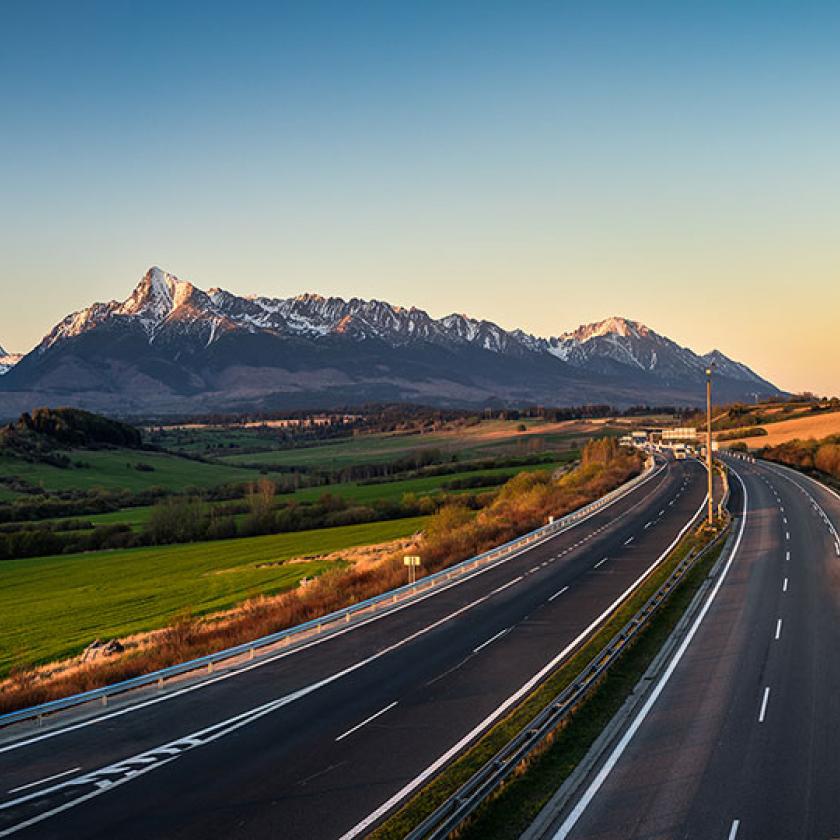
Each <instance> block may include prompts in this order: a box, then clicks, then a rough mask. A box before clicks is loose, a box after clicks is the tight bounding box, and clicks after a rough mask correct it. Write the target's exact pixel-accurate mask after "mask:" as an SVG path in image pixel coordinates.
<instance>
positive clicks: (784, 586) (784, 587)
mask: <svg viewBox="0 0 840 840" xmlns="http://www.w3.org/2000/svg"><path fill="white" fill-rule="evenodd" d="M787 583H788V579H787V578H785V582H784V583H783V584H782V592H787Z"/></svg>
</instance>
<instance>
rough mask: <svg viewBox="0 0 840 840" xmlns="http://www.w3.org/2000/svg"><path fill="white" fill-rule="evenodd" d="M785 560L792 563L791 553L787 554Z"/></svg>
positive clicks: (787, 552)
mask: <svg viewBox="0 0 840 840" xmlns="http://www.w3.org/2000/svg"><path fill="white" fill-rule="evenodd" d="M785 560H786V561H788V562H790V552H789V551H786V552H785Z"/></svg>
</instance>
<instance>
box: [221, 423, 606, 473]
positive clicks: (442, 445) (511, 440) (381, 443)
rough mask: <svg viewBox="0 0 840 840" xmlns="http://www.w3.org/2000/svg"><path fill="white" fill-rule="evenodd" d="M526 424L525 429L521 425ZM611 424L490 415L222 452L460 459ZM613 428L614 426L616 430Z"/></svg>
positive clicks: (306, 463) (341, 459)
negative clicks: (407, 430) (432, 426)
mask: <svg viewBox="0 0 840 840" xmlns="http://www.w3.org/2000/svg"><path fill="white" fill-rule="evenodd" d="M520 425H524V426H525V427H526V430H525V431H519V430H518V429H519V426H520ZM610 431H611V430H610V429H609V427H608V426H607V425H606V424H605V423H603V422H601V421H587V420H569V421H564V422H561V423H547V422H543V421H540V420H524V421H513V420H489V421H484V422H482V423H479V424H477V425H475V426H467V427H462V428H458V429H455V430H452V431H440V432H428V433H425V434H422V435H421V434H385V433H378V434H370V435H358V436H356V437H353V438H349V439H341V440H336V441H325V442H323V443H319V444H317V445H313V446H301V447H294V448H286V449H275V450H269V451H264V452H252V453H249V454H236V455H226V456H222V458H221V460H222V461H224V463H226V464H258V465H265V466H287V467H288V466H303V467H320V468H333V469H335V468H340V467H345V466H349V465H351V464H358V463H385V462H388V461H393V460H396V459H398V458H401V457H403V456H405V455H408V454H409V453H414V452H418V451H423V450H428V449H437V450H440V451H441V452H444V453H450V454H455V453H458V454H459V455H460V456H461V458H462V459H463V460H467V459H469V458H481V457H488V456H492V455H522V454H530V453H535V452H542V451H552V450H562V449H569V448H572V447H574V446H576V445H577V444H578V443H579V442H580V441H581V440H582V439H585V438H587V437H591V436H593V435H595V434H598V435H603V434H608V433H609V432H610ZM616 433H617V432H616Z"/></svg>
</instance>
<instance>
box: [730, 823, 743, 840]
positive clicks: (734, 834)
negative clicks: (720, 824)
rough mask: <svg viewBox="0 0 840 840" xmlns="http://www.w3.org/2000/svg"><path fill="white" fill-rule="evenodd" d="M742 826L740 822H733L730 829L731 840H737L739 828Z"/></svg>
mask: <svg viewBox="0 0 840 840" xmlns="http://www.w3.org/2000/svg"><path fill="white" fill-rule="evenodd" d="M740 825H741V821H740V820H732V828H730V829H729V840H735V838H736V837H737V836H738V826H740Z"/></svg>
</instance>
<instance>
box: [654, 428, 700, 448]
mask: <svg viewBox="0 0 840 840" xmlns="http://www.w3.org/2000/svg"><path fill="white" fill-rule="evenodd" d="M696 440H697V429H695V428H694V427H693V426H677V427H676V428H674V429H663V430H662V443H663V444H669V443H691V442H693V441H696Z"/></svg>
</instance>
